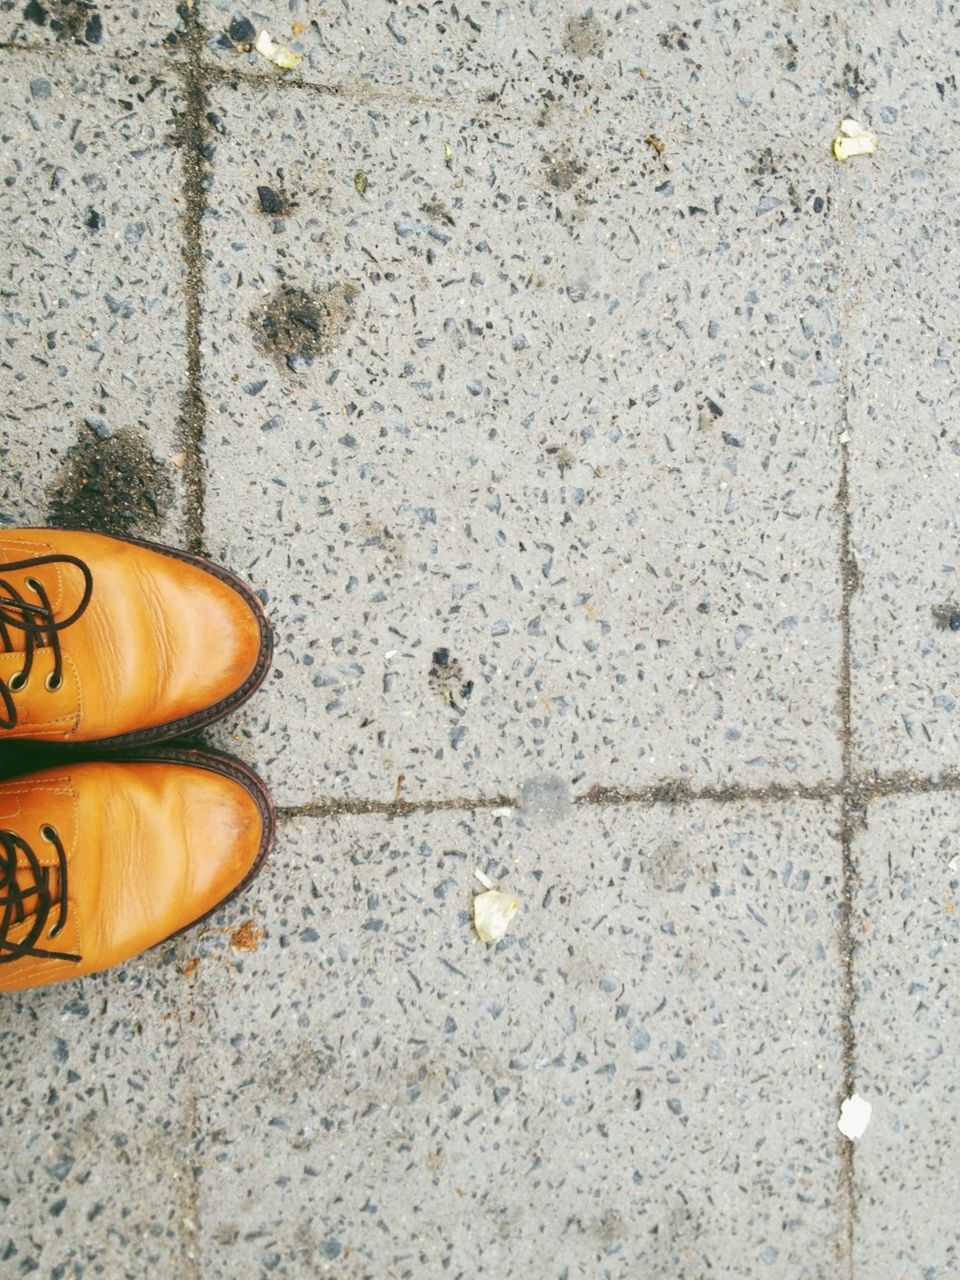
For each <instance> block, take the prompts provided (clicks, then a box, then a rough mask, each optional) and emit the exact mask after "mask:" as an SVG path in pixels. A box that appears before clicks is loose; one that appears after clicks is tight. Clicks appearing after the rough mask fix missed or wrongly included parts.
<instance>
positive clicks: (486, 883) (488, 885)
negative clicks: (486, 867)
mask: <svg viewBox="0 0 960 1280" xmlns="http://www.w3.org/2000/svg"><path fill="white" fill-rule="evenodd" d="M473 874H474V875H475V876H476V877H477V879H478V880H479V881H480V883H481V884H482V885H483V887H484V888H485V889H492V888H493V881H492V880H491V879H490V877H489V876H487V875H484V874H483V872H482V871H481V870H480V868H479V867H474V869H473Z"/></svg>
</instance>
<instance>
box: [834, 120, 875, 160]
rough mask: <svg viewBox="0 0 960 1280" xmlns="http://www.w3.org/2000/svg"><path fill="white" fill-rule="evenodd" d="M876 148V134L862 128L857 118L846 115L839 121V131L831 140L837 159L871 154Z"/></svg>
mask: <svg viewBox="0 0 960 1280" xmlns="http://www.w3.org/2000/svg"><path fill="white" fill-rule="evenodd" d="M876 149H877V138H876V134H873V133H871V132H870V130H869V129H864V127H863V125H862V124H860V122H859V121H858V120H851V119H850V117H849V116H848V117H847V118H846V119H844V120H841V121H840V133H839V135H838V136H837V137H836V138H834V140H833V154H834V156H836V158H837V159H838V160H849V159H850V157H851V156H872V155H873V153H874V152H875V151H876Z"/></svg>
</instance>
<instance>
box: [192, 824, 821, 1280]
mask: <svg viewBox="0 0 960 1280" xmlns="http://www.w3.org/2000/svg"><path fill="white" fill-rule="evenodd" d="M836 818H837V814H836V811H835V810H833V809H832V807H827V808H826V809H825V808H824V806H822V805H820V804H817V803H815V802H807V803H802V804H800V805H797V806H791V807H789V808H788V809H787V810H785V811H780V812H778V813H777V814H776V815H771V814H769V813H766V812H764V810H763V808H762V807H757V806H743V807H736V808H730V809H727V810H723V811H720V810H717V809H715V808H708V807H705V806H690V807H689V808H680V809H677V810H671V809H669V808H667V807H665V806H662V807H659V808H656V809H653V810H651V809H648V808H645V807H644V808H638V807H626V808H616V809H610V810H608V811H600V810H592V811H584V810H578V811H577V812H576V813H575V814H570V815H568V817H567V818H565V819H563V820H562V821H560V822H559V823H554V824H547V823H544V822H542V821H536V820H534V821H525V820H523V819H522V818H519V817H518V816H517V815H516V814H514V813H506V814H503V815H501V816H494V815H492V814H481V815H477V816H473V815H469V814H467V815H458V814H451V815H435V816H432V817H429V818H426V819H425V818H422V817H419V816H418V817H416V818H413V819H410V818H408V819H405V820H400V821H395V822H390V823H387V824H386V825H384V823H383V821H382V820H379V819H378V820H371V819H370V818H348V819H343V820H341V821H339V822H338V823H337V824H335V825H334V824H331V823H318V822H317V821H316V820H300V821H298V822H296V823H291V824H290V825H289V826H288V827H287V828H286V830H285V832H284V840H283V847H282V850H281V851H279V852H278V855H277V856H276V857H275V858H274V859H273V863H272V866H271V868H270V871H269V872H268V873H266V874H265V877H264V878H263V879H262V880H261V881H260V883H259V886H258V887H257V888H256V889H255V890H254V892H253V893H252V894H251V896H250V898H249V899H248V900H247V903H246V904H245V911H248V912H249V913H250V914H251V915H252V917H253V918H254V919H255V920H256V921H257V923H258V925H259V927H260V928H261V929H263V930H264V931H265V934H266V936H265V937H264V938H263V939H262V941H261V942H260V945H259V948H258V949H257V951H256V952H255V953H251V954H249V955H244V956H242V958H241V959H239V960H237V959H236V958H235V955H232V954H231V951H230V948H229V943H228V937H224V938H223V940H222V941H220V942H219V944H218V945H217V947H216V948H215V949H214V950H213V951H212V953H211V954H210V955H209V957H208V958H206V959H204V960H202V961H201V963H200V965H199V966H198V968H197V971H196V974H195V977H194V979H193V981H194V982H195V984H196V985H195V992H194V1003H195V1007H196V1009H197V1019H196V1023H195V1024H194V1029H193V1035H195V1036H196V1037H197V1043H198V1045H202V1051H200V1052H199V1053H198V1061H197V1064H196V1067H195V1069H194V1071H193V1072H192V1082H193V1085H194V1087H195V1088H196V1089H197V1092H198V1094H199V1098H198V1104H197V1105H198V1113H199V1118H200V1125H201V1133H202V1134H203V1135H204V1136H203V1137H202V1138H201V1140H200V1142H199V1144H198V1147H197V1159H198V1163H199V1164H200V1165H201V1169H202V1172H201V1174H200V1177H199V1191H198V1206H199V1213H200V1217H201V1220H203V1221H204V1222H205V1223H206V1231H207V1233H208V1234H209V1235H211V1236H212V1238H213V1240H221V1239H229V1240H230V1241H231V1243H232V1245H233V1248H232V1250H231V1251H229V1252H228V1253H227V1254H226V1255H224V1257H223V1258H218V1256H217V1250H216V1248H211V1249H210V1252H209V1253H208V1255H207V1257H206V1258H205V1260H204V1265H203V1268H202V1273H203V1274H204V1275H205V1276H207V1275H209V1276H223V1277H224V1278H225V1280H226V1278H227V1277H229V1276H232V1275H236V1274H243V1275H256V1274H258V1273H259V1271H258V1269H265V1268H266V1267H267V1266H268V1263H269V1261H270V1260H271V1259H277V1260H278V1261H277V1268H276V1269H277V1271H278V1272H279V1273H281V1274H285V1275H290V1276H298V1275H309V1274H318V1275H326V1274H331V1275H338V1276H339V1275H349V1276H351V1277H358V1278H359V1277H371V1280H372V1278H374V1277H377V1278H378V1277H381V1276H389V1275H397V1276H411V1277H413V1276H419V1275H436V1274H444V1273H446V1272H449V1273H450V1274H451V1275H462V1276H464V1277H466V1276H473V1275H478V1276H479V1275H483V1276H487V1275H490V1276H507V1275H516V1276H521V1275H536V1276H541V1277H544V1280H546V1278H547V1277H551V1278H552V1277H558V1278H559V1277H560V1276H564V1275H566V1276H569V1277H573V1276H584V1277H587V1276H590V1277H593V1276H601V1275H608V1276H623V1277H626V1276H632V1275H637V1274H650V1275H681V1274H689V1275H700V1274H705V1273H706V1272H707V1271H708V1270H709V1269H710V1268H713V1269H714V1270H715V1271H716V1272H717V1273H719V1274H724V1273H726V1274H733V1272H732V1271H730V1268H731V1267H732V1266H736V1267H737V1270H736V1274H739V1275H743V1276H768V1275H775V1274H789V1275H794V1276H815V1275H827V1274H829V1273H830V1270H831V1266H833V1265H835V1259H836V1251H837V1240H836V1237H837V1235H838V1233H839V1213H838V1209H837V1205H836V1203H835V1201H834V1197H833V1195H832V1193H830V1194H827V1195H826V1196H823V1195H822V1192H823V1189H825V1188H827V1187H833V1185H834V1182H835V1178H836V1171H837V1160H838V1157H837V1150H836V1144H835V1143H834V1140H833V1134H832V1130H833V1125H834V1120H835V1108H834V1088H833V1080H834V1078H835V1075H836V1071H837V1065H838V1064H837V1052H838V1042H837V1020H838V1012H839V1011H838V975H839V972H840V967H841V961H840V956H839V953H838V950H837V946H836V933H835V926H834V916H835V913H836V909H837V890H836V880H835V874H834V873H835V868H836V860H837V847H836V843H835V840H834V839H831V838H830V837H829V835H827V837H826V838H825V832H826V833H830V832H834V833H835V831H836V826H837V822H836ZM573 850H578V851H579V853H578V856H576V857H575V858H574V857H572V856H571V854H572V851H573ZM477 867H479V868H481V869H482V870H484V871H485V873H486V874H487V875H488V876H490V878H492V879H494V880H495V881H497V882H499V883H502V884H503V885H505V886H508V887H509V888H510V889H511V890H513V891H515V892H516V893H517V894H518V895H519V896H520V898H521V900H522V903H523V906H522V910H521V913H520V915H519V916H518V917H517V919H516V922H515V924H514V927H513V929H512V931H511V933H510V935H509V936H508V937H507V938H506V939H505V940H504V941H503V942H501V943H500V944H499V945H498V946H497V947H496V948H487V947H485V946H483V945H482V944H478V942H477V939H476V937H475V935H474V934H473V929H472V926H471V924H470V921H469V905H470V901H471V898H472V895H473V891H474V890H475V889H477V888H479V886H478V884H477V882H476V880H475V878H474V870H475V868H477ZM774 936H775V937H776V939H777V942H776V944H775V946H772V945H771V937H774ZM721 951H722V952H724V953H725V954H726V959H725V960H724V961H723V963H722V964H721V965H720V966H719V967H718V966H717V964H716V962H715V960H714V959H712V958H711V957H712V956H716V955H717V954H718V953H719V952H721ZM773 953H776V956H777V958H776V960H775V961H771V956H772V954H773ZM774 1061H775V1062H776V1063H777V1068H776V1070H775V1071H769V1070H767V1069H766V1068H765V1067H763V1066H759V1065H758V1062H774ZM254 1064H256V1067H255V1069H254ZM251 1144H252V1145H253V1147H254V1148H255V1149H256V1150H257V1152H258V1157H257V1159H256V1160H255V1161H253V1162H251V1161H250V1155H249V1153H250V1149H251ZM614 1151H615V1152H616V1156H614V1155H613V1152H614ZM814 1187H816V1188H819V1189H820V1190H819V1192H813V1188H814ZM761 1189H762V1190H761ZM774 1221H775V1222H776V1223H777V1224H778V1226H777V1230H776V1232H773V1231H772V1230H771V1223H772V1222H774ZM783 1223H786V1224H788V1225H787V1227H786V1230H783V1228H782V1226H781V1225H780V1224H783ZM781 1232H782V1234H781ZM774 1237H776V1238H774ZM545 1252H546V1254H547V1255H548V1256H547V1257H545ZM738 1260H739V1261H738ZM325 1263H326V1264H328V1265H327V1266H326V1269H325V1265H324V1264H325Z"/></svg>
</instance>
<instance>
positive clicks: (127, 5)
mask: <svg viewBox="0 0 960 1280" xmlns="http://www.w3.org/2000/svg"><path fill="white" fill-rule="evenodd" d="M186 7H188V6H185V5H183V4H180V5H179V6H178V4H177V0H0V41H3V42H4V43H10V44H13V45H15V46H21V47H22V46H28V47H33V48H37V47H40V48H45V47H46V48H49V49H50V50H51V51H54V50H56V51H57V52H61V51H63V50H68V49H73V50H78V51H81V52H83V53H85V54H87V55H88V56H93V55H97V54H100V55H102V56H106V57H109V56H111V55H116V54H131V53H141V54H151V53H159V52H161V51H162V52H164V53H166V54H167V55H175V54H177V53H178V52H179V51H180V50H182V49H183V48H184V45H185V42H184V29H183V23H182V17H181V14H180V13H178V8H179V9H181V10H183V9H185V8H186Z"/></svg>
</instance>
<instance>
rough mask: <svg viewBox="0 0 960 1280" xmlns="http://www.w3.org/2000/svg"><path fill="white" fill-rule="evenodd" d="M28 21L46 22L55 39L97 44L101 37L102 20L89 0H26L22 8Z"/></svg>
mask: <svg viewBox="0 0 960 1280" xmlns="http://www.w3.org/2000/svg"><path fill="white" fill-rule="evenodd" d="M23 16H24V18H26V20H27V21H28V22H32V23H34V24H35V25H36V26H38V27H45V26H46V25H47V22H48V21H49V23H50V30H51V31H52V32H54V34H55V35H56V36H57V39H58V40H72V41H74V43H75V44H99V43H100V41H101V40H102V39H103V21H102V19H101V17H100V14H99V13H98V12H97V6H96V5H95V4H93V3H92V2H91V0H44V3H43V4H41V3H40V2H39V0H30V3H29V4H27V5H26V7H25V8H24V10H23Z"/></svg>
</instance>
